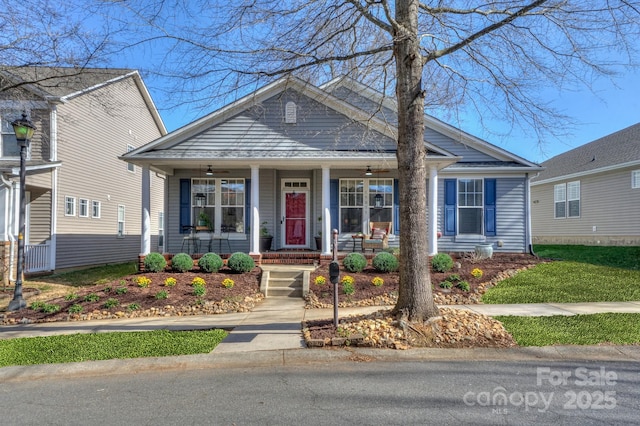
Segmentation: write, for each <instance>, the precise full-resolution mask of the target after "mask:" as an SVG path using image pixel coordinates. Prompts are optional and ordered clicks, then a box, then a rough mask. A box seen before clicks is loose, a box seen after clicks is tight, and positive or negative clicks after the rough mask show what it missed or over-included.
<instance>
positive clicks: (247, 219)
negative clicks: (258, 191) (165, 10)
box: [244, 179, 252, 234]
mask: <svg viewBox="0 0 640 426" xmlns="http://www.w3.org/2000/svg"><path fill="white" fill-rule="evenodd" d="M251 214H252V213H251V179H245V180H244V232H245V234H246V233H248V229H249V228H250V227H251Z"/></svg>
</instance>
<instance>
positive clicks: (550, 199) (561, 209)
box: [531, 123, 640, 246]
mask: <svg viewBox="0 0 640 426" xmlns="http://www.w3.org/2000/svg"><path fill="white" fill-rule="evenodd" d="M542 166H544V167H545V170H544V171H543V172H541V173H540V175H539V176H537V177H536V178H534V179H533V180H532V183H531V200H532V205H531V212H532V228H533V242H534V243H536V244H584V245H599V244H601V245H633V246H640V123H639V124H635V125H633V126H630V127H627V128H626V129H623V130H620V131H618V132H616V133H612V134H610V135H608V136H605V137H603V138H600V139H597V140H595V141H593V142H590V143H587V144H585V145H582V146H580V147H578V148H575V149H572V150H571V151H568V152H565V153H564V154H560V155H557V156H555V157H553V158H550V159H549V160H547V161H545V162H544V163H542Z"/></svg>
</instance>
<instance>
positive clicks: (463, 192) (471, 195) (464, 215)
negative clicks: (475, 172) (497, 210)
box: [458, 179, 484, 235]
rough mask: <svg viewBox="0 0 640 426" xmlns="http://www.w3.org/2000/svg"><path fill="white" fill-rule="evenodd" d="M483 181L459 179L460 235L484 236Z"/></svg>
mask: <svg viewBox="0 0 640 426" xmlns="http://www.w3.org/2000/svg"><path fill="white" fill-rule="evenodd" d="M482 188H483V184H482V179H458V234H473V235H482V233H483V232H482V223H483V220H482V213H483V211H484V203H483V196H482V194H483V191H482Z"/></svg>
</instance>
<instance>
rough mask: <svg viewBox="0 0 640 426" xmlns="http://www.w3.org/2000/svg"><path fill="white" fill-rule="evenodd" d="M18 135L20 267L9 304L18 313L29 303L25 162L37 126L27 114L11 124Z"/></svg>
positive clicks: (10, 309) (9, 307)
mask: <svg viewBox="0 0 640 426" xmlns="http://www.w3.org/2000/svg"><path fill="white" fill-rule="evenodd" d="M11 125H12V126H13V131H14V133H15V134H16V140H17V141H18V146H20V213H19V217H18V267H17V268H16V286H15V289H14V291H13V299H12V300H11V302H9V306H8V307H7V310H9V311H17V310H19V309H22V308H24V307H25V306H27V302H25V300H24V299H23V298H22V270H23V267H24V216H25V209H26V204H27V203H26V196H25V188H24V187H25V183H26V172H25V162H26V160H27V148H28V147H29V141H30V140H31V137H32V136H33V131H34V130H36V126H34V125H33V123H32V122H31V121H29V120H28V119H27V114H26V113H24V112H23V113H22V118H21V119H17V120H15V121H14V122H13V123H11Z"/></svg>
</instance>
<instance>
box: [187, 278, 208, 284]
mask: <svg viewBox="0 0 640 426" xmlns="http://www.w3.org/2000/svg"><path fill="white" fill-rule="evenodd" d="M205 284H206V281H205V280H204V278H202V277H195V278H194V279H193V280H191V285H205Z"/></svg>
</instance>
